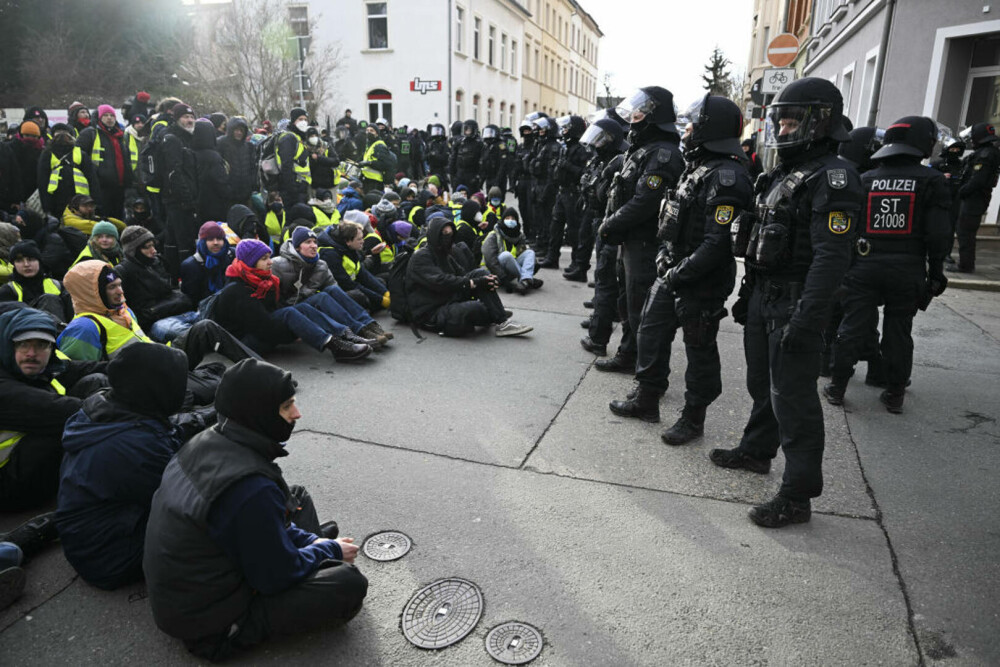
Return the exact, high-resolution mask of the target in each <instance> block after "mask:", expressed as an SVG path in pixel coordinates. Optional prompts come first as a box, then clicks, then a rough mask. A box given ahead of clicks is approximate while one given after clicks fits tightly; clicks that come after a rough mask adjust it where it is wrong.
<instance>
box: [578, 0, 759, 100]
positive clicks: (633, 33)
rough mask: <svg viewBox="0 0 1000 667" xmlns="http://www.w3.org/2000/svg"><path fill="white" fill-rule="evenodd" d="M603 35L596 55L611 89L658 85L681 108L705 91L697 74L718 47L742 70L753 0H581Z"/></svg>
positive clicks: (616, 91) (618, 91)
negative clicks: (665, 90)
mask: <svg viewBox="0 0 1000 667" xmlns="http://www.w3.org/2000/svg"><path fill="white" fill-rule="evenodd" d="M580 4H581V5H582V6H583V8H584V10H586V11H587V13H588V14H590V15H591V16H593V17H594V20H595V21H597V24H598V25H599V26H600V27H601V31H602V32H603V33H604V38H603V39H602V40H601V50H600V52H599V54H598V61H599V62H598V66H599V67H600V75H599V76H600V79H599V80H598V90H599V91H601V93H600V94H603V88H602V82H603V79H604V72H610V73H611V75H612V79H611V85H612V92H613V93H614V94H616V95H627V94H628V93H629V92H631V91H632V90H633V89H635V88H639V87H641V86H651V85H659V86H663V87H664V88H667V89H668V90H670V91H671V92H672V93H673V94H674V100H675V101H676V103H677V106H678V108H679V109H681V110H683V109H685V108H687V106H688V104H690V103H691V102H693V101H694V100H695V99H696V98H697V97H698V96H699V95H704V94H705V92H704V88H703V83H702V80H701V75H702V74H703V73H704V69H703V68H704V66H705V64H706V63H707V62H708V58H709V56H710V55H711V53H712V49H713V48H715V46H716V45H718V46H719V48H721V49H722V51H723V52H724V53H725V54H726V57H727V58H729V60H731V61H732V62H733V65H732V68H733V69H734V71H735V70H739V71H741V72H744V73H745V71H746V62H747V57H748V55H749V51H750V30H751V26H752V21H753V0H580Z"/></svg>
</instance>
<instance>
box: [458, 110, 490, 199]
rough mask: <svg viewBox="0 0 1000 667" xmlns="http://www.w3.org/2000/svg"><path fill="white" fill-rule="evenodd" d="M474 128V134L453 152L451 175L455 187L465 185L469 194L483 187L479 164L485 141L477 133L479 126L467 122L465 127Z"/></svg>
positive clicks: (464, 139) (466, 136) (464, 137)
mask: <svg viewBox="0 0 1000 667" xmlns="http://www.w3.org/2000/svg"><path fill="white" fill-rule="evenodd" d="M468 126H472V127H473V130H474V132H473V134H471V135H465V136H463V137H462V138H461V139H460V140H459V141H458V142H457V143H456V144H455V147H454V148H453V149H452V151H451V173H452V181H453V184H454V186H455V187H456V188H457V187H458V186H459V185H464V186H466V187H468V188H469V194H470V195H471V194H473V193H474V192H478V191H479V189H480V188H481V187H482V185H483V180H482V174H480V173H479V164H480V162H481V161H482V159H483V140H482V139H480V138H479V136H478V135H477V134H476V133H475V132H476V131H478V126H476V124H475V123H474V122H472V121H467V122H466V124H465V127H468ZM463 131H464V127H463Z"/></svg>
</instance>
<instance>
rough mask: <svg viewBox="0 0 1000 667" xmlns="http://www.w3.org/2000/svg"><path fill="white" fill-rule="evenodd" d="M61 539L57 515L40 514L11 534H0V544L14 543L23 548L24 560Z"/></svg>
mask: <svg viewBox="0 0 1000 667" xmlns="http://www.w3.org/2000/svg"><path fill="white" fill-rule="evenodd" d="M57 539H59V531H57V530H56V513H55V512H49V513H48V514H39V515H38V516H36V517H33V518H31V519H28V520H27V521H25V522H24V523H22V524H21V525H20V526H18V527H17V528H15V529H14V530H12V531H10V532H9V533H0V542H12V543H14V544H16V545H17V546H18V547H20V548H21V551H22V553H24V559H25V560H27V559H29V558H31V557H32V556H34V555H35V554H37V553H38V552H39V551H41V550H42V548H43V547H44V546H45V545H46V544H48V543H49V542H54V541H55V540H57Z"/></svg>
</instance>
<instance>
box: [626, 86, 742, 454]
mask: <svg viewBox="0 0 1000 667" xmlns="http://www.w3.org/2000/svg"><path fill="white" fill-rule="evenodd" d="M685 119H686V120H687V121H688V125H687V128H686V132H685V135H684V158H685V160H686V161H687V168H686V169H685V171H684V175H683V176H682V177H681V182H680V184H679V185H678V187H677V190H676V192H674V193H671V194H668V198H667V199H666V200H664V204H663V206H662V208H661V212H660V228H659V233H658V236H657V238H658V239H659V240H660V241H661V242H662V244H663V245H662V246H661V247H660V251H659V254H658V255H657V259H656V265H657V273H658V275H659V277H658V278H657V279H656V282H654V283H653V287H652V289H650V290H649V295H648V296H647V297H646V305H645V308H644V309H643V312H642V321H641V322H640V324H639V329H638V331H637V332H636V343H637V348H638V357H637V359H636V372H635V379H636V381H637V382H638V387H637V388H636V390H635V392H634V393H633V395H632V397H631V398H627V399H626V400H624V401H612V402H611V404H610V406H609V407H610V408H611V411H612V412H614V413H615V414H617V415H620V416H623V417H638V418H640V419H644V420H646V421H651V422H658V421H659V420H660V406H659V402H660V396H662V395H663V393H664V392H666V390H667V386H668V382H667V377H668V375H669V374H670V347H671V344H672V343H673V341H674V336H675V334H676V333H677V329H682V330H683V334H684V349H685V353H686V354H687V371H686V372H685V374H684V383H685V388H686V391H685V393H684V408H683V409H682V411H681V416H680V419H678V420H677V422H676V423H675V424H674V425H673V426H671V427H670V428H669V429H667V430H666V431H664V432H663V434H662V435H661V438H662V439H663V441H664V442H665V443H667V444H668V445H683V444H685V443H687V442H690V441H691V440H694V439H695V438H697V437H699V436H701V435H702V433H703V432H704V425H705V411H706V409H707V408H708V406H709V405H711V404H712V402H713V401H714V400H715V399H716V398H718V397H719V395H720V394H721V393H722V365H721V362H720V360H719V346H718V345H717V344H716V340H715V338H716V335H717V334H718V332H719V321H720V320H721V319H722V318H723V317H725V316H726V309H725V307H724V304H725V302H726V298H727V297H728V296H729V294H730V292H732V291H733V287H734V286H735V285H736V261H735V260H734V259H733V252H732V243H731V241H730V234H729V227H730V225H731V224H732V222H733V220H735V219H736V216H738V215H739V214H740V213H742V212H743V211H744V210H745V209H747V208H750V207H751V206H752V203H753V184H752V183H751V182H750V174H749V173H748V171H747V167H746V159H745V158H744V157H743V149H742V148H741V147H740V139H739V138H740V134H741V133H742V132H743V114H742V112H741V111H740V109H739V107H738V106H736V105H735V104H733V102H731V101H730V100H728V99H726V98H724V97H718V96H712V95H705V97H704V98H702V99H700V100H698V102H696V103H695V104H694V105H692V106H691V108H689V109H688V111H687V112H686V113H685V114H684V115H683V116H682V120H685ZM671 195H672V196H671Z"/></svg>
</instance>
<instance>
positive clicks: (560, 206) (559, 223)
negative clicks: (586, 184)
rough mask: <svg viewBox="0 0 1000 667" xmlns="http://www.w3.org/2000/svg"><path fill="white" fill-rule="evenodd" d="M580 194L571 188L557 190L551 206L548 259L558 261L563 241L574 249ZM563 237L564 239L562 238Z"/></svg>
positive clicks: (578, 218)
mask: <svg viewBox="0 0 1000 667" xmlns="http://www.w3.org/2000/svg"><path fill="white" fill-rule="evenodd" d="M579 209H580V193H579V191H575V190H573V189H571V188H562V187H561V188H559V192H558V193H557V194H556V201H555V204H554V205H553V206H552V222H551V223H550V224H549V253H548V257H549V258H550V259H555V260H558V259H559V250H560V248H562V245H563V241H565V242H566V243H567V244H568V245H569V247H570V248H575V247H576V243H577V240H578V234H579V231H580V215H579V213H580V211H579ZM564 237H565V238H564Z"/></svg>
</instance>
